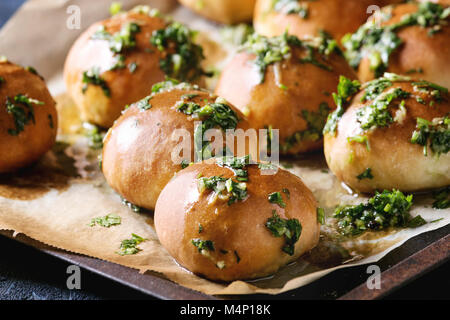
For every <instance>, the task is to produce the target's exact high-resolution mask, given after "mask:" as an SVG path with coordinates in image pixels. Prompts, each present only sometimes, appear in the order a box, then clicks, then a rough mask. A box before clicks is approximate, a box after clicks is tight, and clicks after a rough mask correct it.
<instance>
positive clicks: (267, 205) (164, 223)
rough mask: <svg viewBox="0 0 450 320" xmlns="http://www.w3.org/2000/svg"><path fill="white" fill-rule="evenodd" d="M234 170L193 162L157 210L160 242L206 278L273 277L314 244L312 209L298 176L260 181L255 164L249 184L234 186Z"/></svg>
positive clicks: (315, 228)
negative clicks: (271, 275)
mask: <svg viewBox="0 0 450 320" xmlns="http://www.w3.org/2000/svg"><path fill="white" fill-rule="evenodd" d="M228 161H229V162H230V163H233V161H234V160H231V161H230V160H228ZM238 162H239V161H238ZM241 163H242V162H241ZM235 168H236V167H234V168H233V167H230V166H227V165H223V164H217V163H211V162H209V163H197V164H194V165H192V166H190V167H188V168H186V169H184V170H182V171H180V172H178V173H177V175H176V177H175V178H174V179H173V180H171V181H170V182H169V183H168V184H167V186H166V187H165V188H164V190H163V191H162V192H161V195H160V197H159V199H158V202H157V204H156V210H155V228H156V232H157V234H158V237H159V240H160V241H161V244H162V245H163V246H164V247H165V248H166V249H167V251H168V252H169V253H170V254H171V255H172V256H173V257H174V258H175V260H176V261H177V262H178V263H180V264H181V265H182V266H183V267H185V268H187V269H188V270H190V271H192V272H194V273H195V274H199V275H202V276H204V277H206V278H208V279H211V280H220V281H233V280H239V279H253V278H258V277H263V276H267V275H270V274H273V273H275V272H276V271H277V270H278V269H279V268H280V267H282V266H284V265H286V264H288V263H289V262H292V261H294V260H296V259H297V258H298V257H300V256H301V255H302V254H304V253H305V252H308V251H309V250H311V249H312V248H314V247H315V246H316V245H317V243H318V241H319V233H320V228H319V223H318V222H317V213H316V210H317V203H316V200H315V199H314V196H313V195H312V193H311V191H310V190H309V189H308V188H307V187H306V186H305V185H304V184H303V182H302V181H301V180H300V178H298V177H297V176H294V175H293V174H291V173H289V172H288V171H285V170H282V169H279V170H278V172H277V173H276V174H275V175H263V174H261V169H259V168H258V165H247V166H245V167H244V168H243V169H244V170H245V171H246V172H247V175H248V181H246V182H240V184H238V183H239V181H242V180H237V179H238V177H236V176H235V170H236V169H235ZM239 168H241V169H242V167H239ZM217 180H221V181H217ZM214 181H215V182H216V183H214ZM212 188H214V189H215V190H216V191H213V189H212ZM230 190H231V191H230ZM269 199H270V200H269ZM285 232H286V233H285ZM298 236H299V237H298Z"/></svg>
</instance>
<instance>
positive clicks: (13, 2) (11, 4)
mask: <svg viewBox="0 0 450 320" xmlns="http://www.w3.org/2000/svg"><path fill="white" fill-rule="evenodd" d="M24 2H25V0H1V1H0V28H1V27H3V25H4V24H5V23H6V21H8V19H9V18H10V17H11V16H12V15H13V13H14V12H16V10H17V9H18V8H19V7H20V6H21V5H22V4H23V3H24Z"/></svg>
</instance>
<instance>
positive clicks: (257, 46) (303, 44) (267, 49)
mask: <svg viewBox="0 0 450 320" xmlns="http://www.w3.org/2000/svg"><path fill="white" fill-rule="evenodd" d="M333 41H334V40H332V39H330V38H328V37H327V34H325V33H322V34H321V38H316V39H313V40H311V41H301V40H300V39H299V38H297V37H296V36H294V35H288V34H287V32H285V33H284V34H283V35H281V36H278V37H272V38H268V37H265V36H261V35H258V34H256V33H254V34H252V35H251V36H249V37H248V39H247V42H245V43H244V45H243V47H242V49H243V50H245V51H247V52H249V53H253V54H254V55H256V59H255V60H254V62H253V63H254V65H255V66H256V68H257V70H258V72H259V75H260V81H259V83H263V82H264V80H265V74H266V70H267V67H268V66H269V65H271V64H274V63H276V62H280V61H283V60H287V59H290V58H291V56H292V49H291V48H292V47H297V48H303V49H306V52H307V55H306V56H305V57H304V58H301V59H299V62H301V63H311V64H314V65H316V66H318V67H321V68H324V69H327V70H329V68H330V67H329V66H327V65H325V64H323V63H321V62H320V61H319V60H317V57H316V56H318V55H321V56H322V58H323V57H324V56H328V55H329V54H331V53H332V52H340V49H339V47H338V46H337V44H336V43H335V42H333Z"/></svg>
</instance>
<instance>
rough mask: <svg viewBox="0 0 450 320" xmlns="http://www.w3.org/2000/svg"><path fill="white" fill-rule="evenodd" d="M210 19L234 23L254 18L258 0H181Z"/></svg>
mask: <svg viewBox="0 0 450 320" xmlns="http://www.w3.org/2000/svg"><path fill="white" fill-rule="evenodd" d="M179 1H180V2H181V3H182V4H183V5H185V6H186V7H188V8H190V9H192V10H194V11H195V12H197V13H198V14H200V15H202V16H205V17H206V18H208V19H211V20H214V21H217V22H221V23H227V24H233V23H239V22H248V21H251V20H252V17H253V10H254V8H255V2H256V0H214V1H211V0H200V1H199V0H179Z"/></svg>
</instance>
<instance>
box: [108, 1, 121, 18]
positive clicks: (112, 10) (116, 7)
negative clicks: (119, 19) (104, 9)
mask: <svg viewBox="0 0 450 320" xmlns="http://www.w3.org/2000/svg"><path fill="white" fill-rule="evenodd" d="M120 12H122V3H120V2H113V3H111V6H110V7H109V14H110V15H111V16H115V15H116V14H118V13H120Z"/></svg>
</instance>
